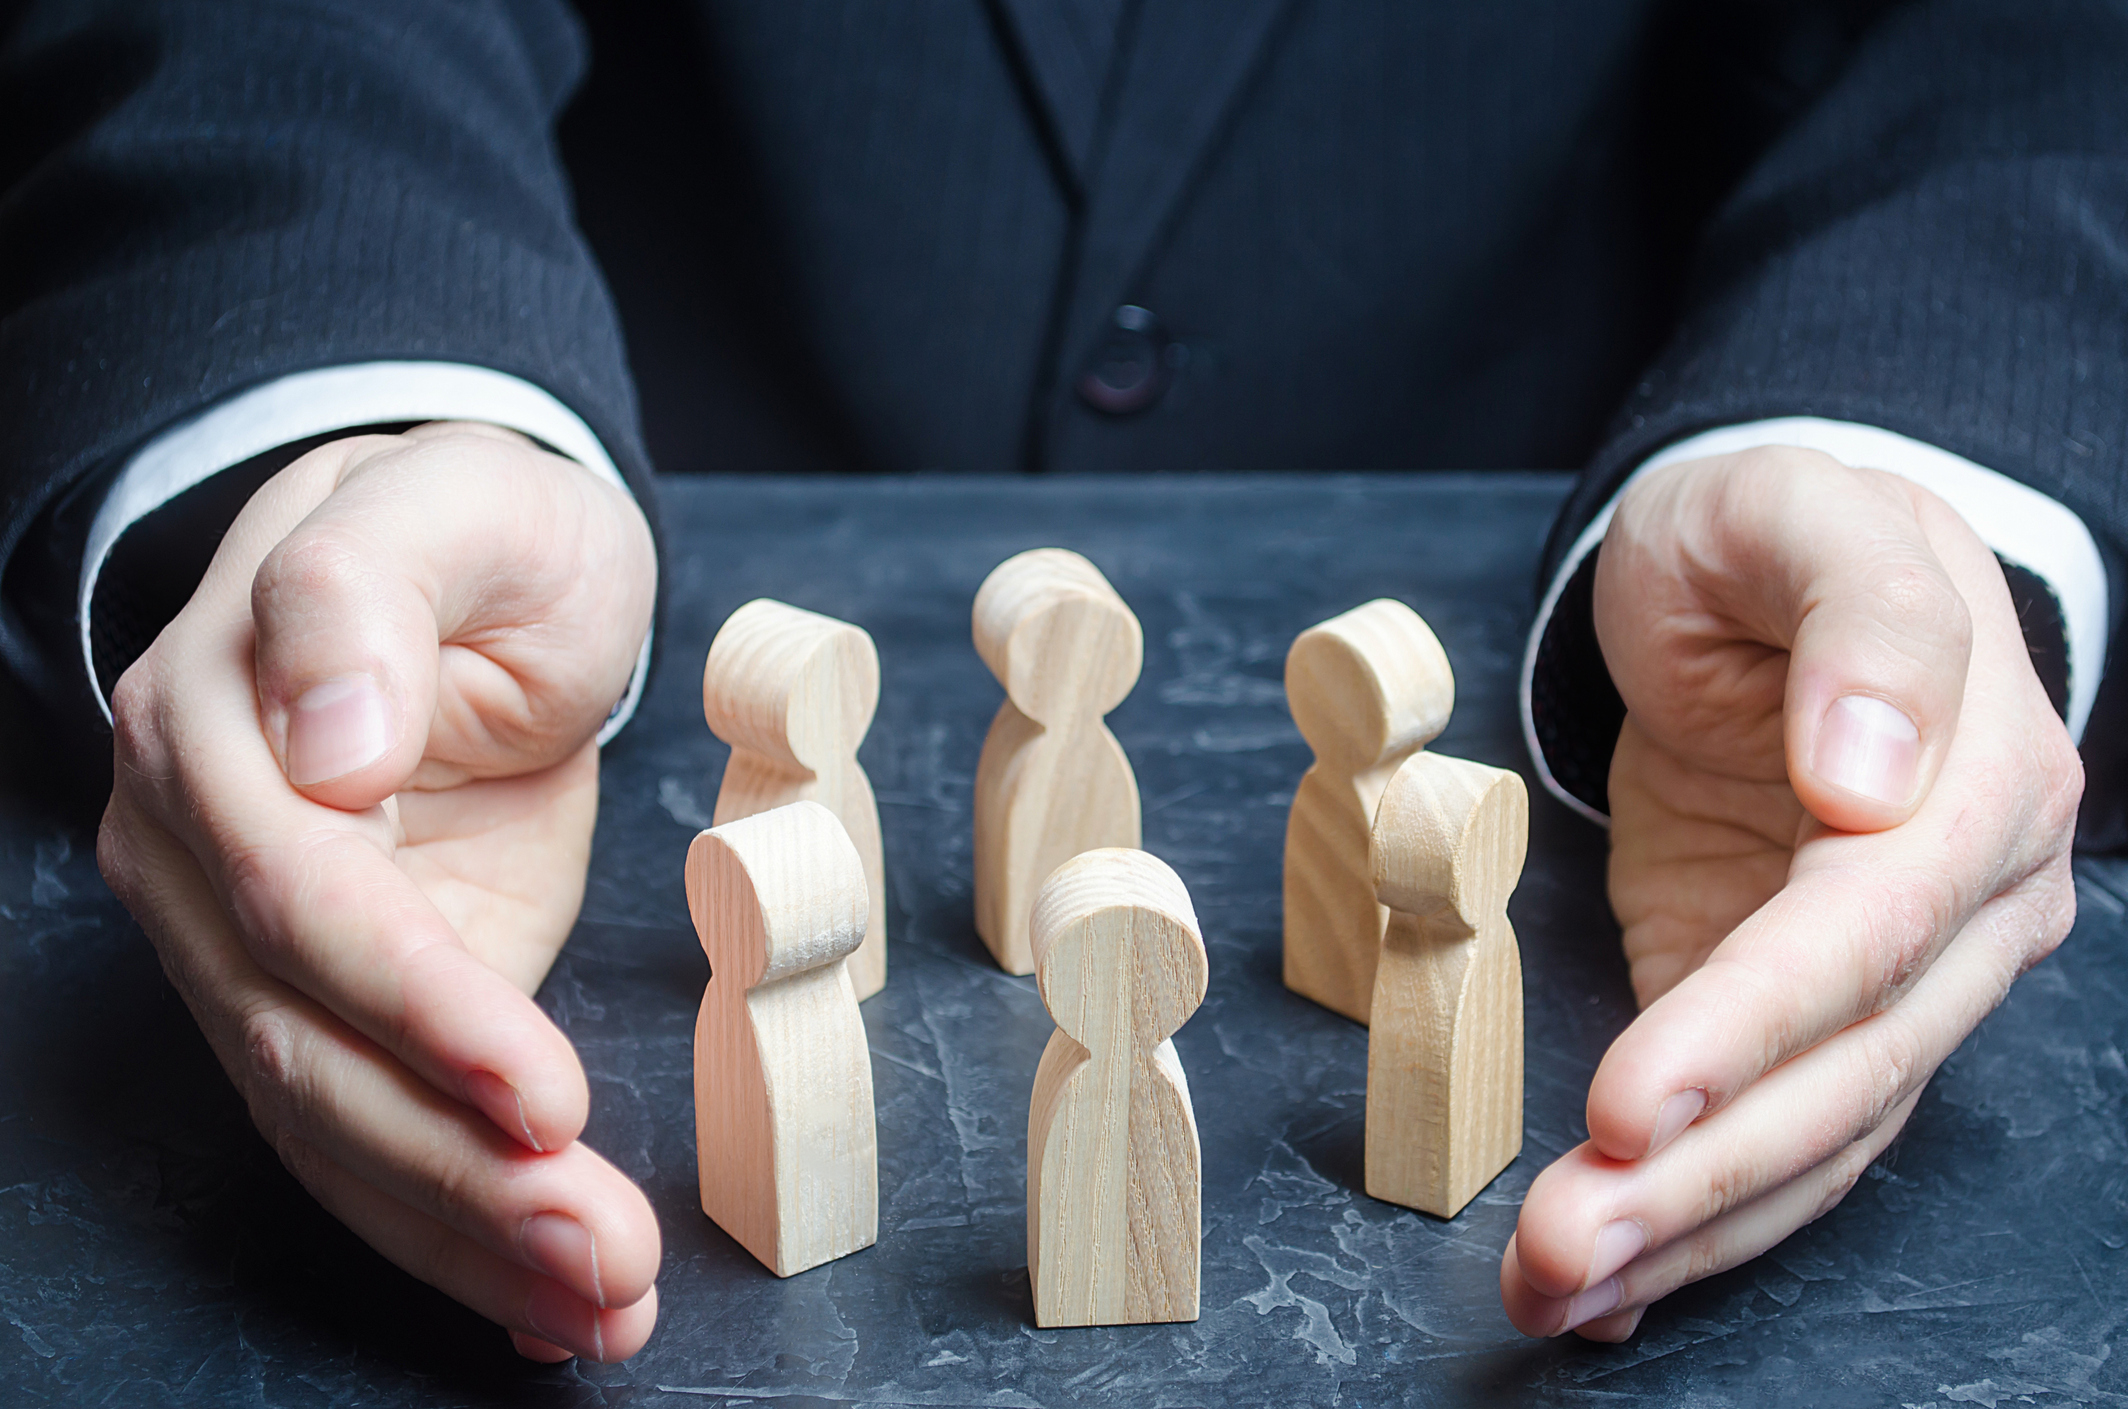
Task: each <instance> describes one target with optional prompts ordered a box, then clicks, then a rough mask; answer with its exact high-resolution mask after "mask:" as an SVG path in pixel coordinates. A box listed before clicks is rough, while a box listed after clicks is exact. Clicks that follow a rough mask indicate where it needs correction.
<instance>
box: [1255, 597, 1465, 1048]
mask: <svg viewBox="0 0 2128 1409" xmlns="http://www.w3.org/2000/svg"><path fill="white" fill-rule="evenodd" d="M1455 702H1456V681H1455V676H1454V675H1453V674H1452V673H1450V671H1449V668H1448V656H1447V655H1446V653H1444V652H1443V651H1442V650H1441V643H1440V642H1439V641H1438V640H1436V639H1435V638H1434V634H1433V632H1432V630H1431V629H1430V628H1428V626H1427V625H1426V623H1425V622H1424V621H1423V620H1422V619H1420V617H1419V614H1418V613H1417V612H1415V611H1413V610H1412V609H1411V608H1410V607H1407V606H1405V605H1404V604H1403V603H1402V602H1397V601H1392V600H1390V599H1388V598H1386V597H1384V598H1380V599H1378V600H1376V601H1372V602H1369V603H1367V604H1366V605H1365V606H1360V607H1354V608H1353V609H1352V610H1351V611H1349V612H1346V613H1344V614H1343V615H1342V616H1334V617H1332V618H1330V619H1329V620H1328V621H1326V622H1323V623H1321V624H1320V625H1317V626H1311V627H1309V628H1308V629H1307V630H1306V631H1303V632H1302V633H1301V634H1300V635H1299V636H1298V637H1297V638H1296V639H1295V640H1294V642H1293V649H1292V650H1290V651H1288V652H1287V653H1286V703H1287V706H1288V707H1289V708H1290V709H1291V710H1292V711H1293V722H1294V723H1295V724H1297V725H1299V726H1300V732H1301V736H1302V737H1303V738H1305V739H1306V740H1307V741H1308V747H1310V748H1311V749H1313V750H1315V763H1314V765H1313V766H1312V767H1310V768H1309V769H1308V771H1307V773H1306V774H1305V775H1303V776H1302V778H1301V780H1300V786H1299V787H1298V788H1296V789H1294V792H1293V808H1292V811H1291V812H1289V813H1288V814H1287V816H1286V875H1285V892H1286V941H1285V978H1286V987H1288V988H1290V989H1292V990H1293V991H1294V992H1295V993H1298V994H1301V995H1302V996H1303V997H1307V998H1312V999H1314V1000H1315V1001H1316V1002H1318V1003H1320V1004H1322V1005H1323V1006H1324V1007H1326V1008H1329V1009H1331V1010H1332V1011H1334V1012H1339V1013H1343V1014H1344V1015H1345V1016H1346V1017H1348V1018H1351V1019H1353V1020H1354V1021H1356V1022H1362V1023H1364V1022H1366V1021H1367V1012H1368V1008H1369V1006H1370V1005H1371V1004H1372V1003H1373V1001H1374V966H1375V957H1376V956H1377V955H1378V954H1380V953H1381V951H1382V935H1383V932H1384V931H1385V930H1386V929H1387V927H1388V924H1389V911H1388V910H1387V909H1385V908H1384V907H1383V906H1382V905H1381V903H1380V902H1379V901H1377V900H1376V899H1375V895H1374V875H1373V872H1372V870H1371V869H1370V868H1369V865H1368V861H1367V834H1368V830H1369V829H1370V828H1371V827H1373V825H1374V810H1375V807H1376V805H1377V804H1378V803H1380V801H1381V799H1382V788H1383V787H1384V785H1386V784H1387V783H1388V781H1389V775H1390V774H1392V773H1394V772H1395V771H1396V768H1397V765H1398V764H1400V763H1402V762H1403V761H1404V760H1405V759H1406V758H1409V757H1410V756H1411V755H1412V754H1413V753H1415V752H1417V751H1418V750H1419V749H1421V748H1423V747H1425V746H1426V745H1427V744H1428V743H1430V742H1432V741H1433V739H1434V738H1435V737H1436V736H1437V735H1439V734H1440V732H1441V731H1442V730H1443V729H1445V728H1446V727H1448V716H1449V712H1450V711H1451V710H1453V709H1454V708H1455Z"/></svg>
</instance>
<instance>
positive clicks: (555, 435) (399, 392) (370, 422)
mask: <svg viewBox="0 0 2128 1409" xmlns="http://www.w3.org/2000/svg"><path fill="white" fill-rule="evenodd" d="M397 421H486V422H489V423H491V424H494V425H499V426H507V427H509V428H510V429H511V430H515V431H521V432H523V433H524V434H525V435H529V436H531V437H532V438H534V439H535V440H539V441H542V442H544V443H546V444H547V445H550V446H552V447H553V448H554V449H555V450H557V451H559V452H560V453H561V454H563V455H566V456H568V457H569V458H570V459H572V460H574V461H576V462H577V463H578V464H580V465H582V466H583V467H584V468H586V469H588V470H590V471H591V472H592V473H593V474H596V475H598V476H599V477H600V478H602V479H605V480H608V481H610V482H611V483H613V484H616V485H618V486H620V488H621V489H622V490H624V491H628V482H627V481H626V480H625V479H623V478H622V477H621V472H620V471H619V470H618V469H617V468H615V466H614V463H613V458H612V457H611V456H609V455H608V454H607V453H606V447H605V446H603V445H601V444H600V443H599V438H598V436H597V435H595V434H593V433H592V430H591V427H589V426H588V425H585V424H584V420H583V418H582V417H581V416H579V415H577V414H576V413H575V412H574V411H572V410H570V409H569V408H568V407H567V406H564V405H563V404H562V403H561V402H560V401H558V400H556V399H555V398H554V397H553V396H552V395H551V394H549V393H548V392H546V391H544V390H542V389H541V388H539V387H537V386H534V385H533V384H532V383H530V382H528V381H525V380H524V379H523V378H521V377H513V376H511V375H509V374H508V373H507V372H498V371H495V370H493V369H492V368H488V367H475V366H470V365H467V364H465V363H459V362H359V363H354V364H352V365H349V366H344V367H323V368H319V369H318V370H316V371H311V372H295V373H291V374H290V375H288V376H285V377H281V378H279V379H277V380H275V381H271V382H267V383H265V384H264V385H263V386H257V387H254V388H252V389H251V390H250V391H247V392H243V393H240V394H239V395H237V396H234V397H231V398H230V399H229V400H227V401H223V402H220V403H218V404H216V405H214V406H211V407H209V408H208V409H206V410H205V411H202V412H200V413H199V414H198V415H196V416H193V417H191V418H190V419H189V420H185V421H181V422H179V423H178V424H177V425H175V426H172V427H171V428H170V429H169V430H166V431H164V432H163V433H162V434H161V435H159V436H157V437H156V438H155V439H153V440H151V441H149V442H148V443H147V444H146V445H144V446H142V447H141V449H140V450H138V451H137V452H135V454H134V455H133V458H132V459H130V460H128V461H127V462H126V463H125V466H124V467H123V468H122V469H120V470H119V472H118V478H117V480H116V481H114V482H113V483H112V485H111V489H110V492H109V493H108V494H106V495H105V496H104V501H103V505H102V507H101V508H99V509H98V510H97V512H96V518H95V520H94V521H93V522H92V523H91V524H90V525H89V539H88V545H87V549H86V551H85V552H84V553H83V554H82V559H81V588H80V599H79V602H78V603H77V606H76V611H75V619H76V620H77V621H78V622H80V624H81V658H82V664H83V666H84V668H85V669H87V671H88V675H89V688H90V690H91V691H92V692H93V693H94V694H95V696H96V703H97V705H98V707H99V708H101V709H102V710H103V716H104V719H105V720H106V721H108V720H109V719H110V717H111V705H110V701H108V700H106V699H105V698H104V697H103V690H102V687H101V686H100V685H99V684H98V682H97V679H96V662H95V659H94V658H93V656H92V655H91V653H90V649H89V605H90V602H91V600H92V599H93V597H94V594H95V591H96V579H97V577H98V575H99V574H101V573H102V571H103V565H104V563H105V561H106V560H107V559H108V558H109V557H110V556H111V550H112V548H114V547H115V546H117V543H118V540H119V539H120V538H121V537H122V536H124V534H125V531H126V530H127V529H129V528H131V527H132V526H133V525H134V524H136V523H138V522H139V521H140V520H141V519H143V518H145V517H147V516H148V515H149V514H150V513H152V512H153V511H154V510H156V509H158V508H160V507H162V506H163V505H164V504H167V503H169V502H170V501H171V500H172V499H175V498H176V497H177V496H178V495H180V494H182V493H184V492H185V491H186V490H188V489H190V488H192V487H193V486H194V485H197V484H200V483H203V482H204V481H206V480H208V479H210V478H212V477H213V476H215V475H217V474H219V473H221V472H222V471H223V470H226V469H229V468H231V467H233V466H236V465H241V464H243V463H244V462H245V461H246V460H249V459H252V458H253V457H255V456H258V455H263V454H265V453H266V452H267V451H269V450H273V449H276V448H278V447H280V446H283V445H290V444H293V443H294V442H296V441H299V440H307V439H309V438H310V437H312V436H317V435H327V434H330V433H331V432H333V431H340V430H351V429H353V428H354V427H356V426H374V425H384V424H390V423H392V422H397ZM628 492H630V493H631V494H632V493H633V491H628ZM649 669H650V632H648V631H646V632H644V633H643V649H642V650H641V652H640V653H638V655H637V656H636V663H635V672H634V674H633V675H631V676H630V677H629V680H628V690H627V693H626V694H624V695H622V696H621V699H620V702H619V703H618V704H616V705H615V706H614V707H613V712H612V713H611V714H610V715H608V716H607V718H606V723H605V724H604V725H603V726H602V727H601V728H600V729H599V733H598V741H599V742H600V743H601V744H603V743H605V742H606V741H607V740H608V739H611V738H612V737H613V736H614V735H615V734H617V733H619V732H620V729H621V726H622V725H624V724H626V723H627V722H628V720H629V718H630V716H632V715H633V714H634V713H635V710H636V705H637V703H638V702H639V701H640V700H641V699H642V696H643V680H644V677H645V676H646V675H647V674H648V673H649Z"/></svg>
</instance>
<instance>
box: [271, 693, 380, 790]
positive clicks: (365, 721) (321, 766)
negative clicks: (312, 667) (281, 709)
mask: <svg viewBox="0 0 2128 1409" xmlns="http://www.w3.org/2000/svg"><path fill="white" fill-rule="evenodd" d="M391 746H392V715H391V705H390V703H389V702H388V701H387V700H386V699H385V698H384V691H382V690H380V689H378V688H377V682H376V681H374V680H372V679H370V678H369V677H368V676H367V675H342V676H340V677H338V678H337V679H333V680H327V681H326V682H325V683H324V684H322V685H313V686H311V687H310V688H309V689H308V690H305V691H304V692H303V693H302V695H301V696H300V697H298V698H297V700H296V702H295V704H294V705H293V706H292V707H291V708H290V709H289V711H288V781H289V782H291V783H293V784H295V785H296V786H297V787H299V788H302V787H308V786H310V785H311V784H312V783H323V782H328V781H330V780H331V779H334V778H338V777H341V776H343V775H345V774H348V773H352V772H354V771H355V770H356V769H357V768H366V767H368V766H369V765H370V764H372V763H375V762H376V761H377V760H378V759H380V758H382V757H384V752H385V750H386V749H388V748H390V747H391Z"/></svg>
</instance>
